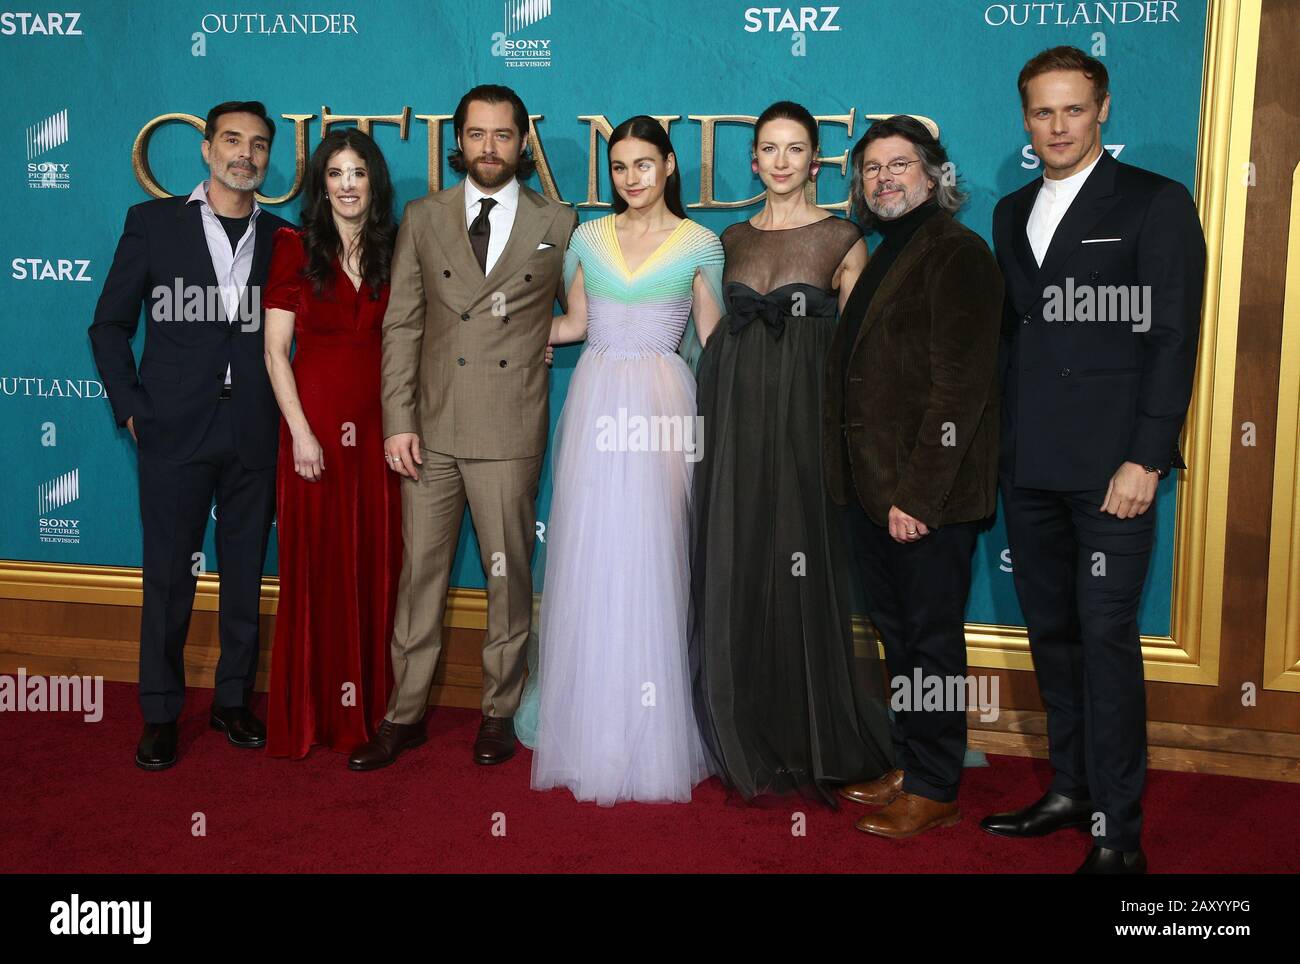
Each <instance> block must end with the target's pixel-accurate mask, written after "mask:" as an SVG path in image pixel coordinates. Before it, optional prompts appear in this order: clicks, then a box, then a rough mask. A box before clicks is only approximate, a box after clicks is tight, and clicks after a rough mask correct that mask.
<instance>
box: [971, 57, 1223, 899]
mask: <svg viewBox="0 0 1300 964" xmlns="http://www.w3.org/2000/svg"><path fill="white" fill-rule="evenodd" d="M1019 86H1020V97H1021V106H1022V108H1023V113H1024V125H1025V130H1026V131H1028V132H1029V135H1030V139H1031V141H1032V143H1033V147H1034V150H1035V151H1036V152H1037V154H1038V156H1039V158H1040V159H1041V160H1042V163H1043V177H1042V178H1040V179H1038V180H1035V181H1033V182H1031V183H1029V184H1027V185H1025V186H1024V187H1023V188H1021V189H1020V190H1018V191H1014V192H1013V193H1011V194H1009V195H1007V196H1006V197H1004V198H1002V200H1001V201H999V202H998V205H997V208H996V210H995V211H994V214H993V240H994V246H995V248H996V252H997V258H998V263H999V265H1000V266H1001V268H1002V274H1003V277H1004V279H1005V282H1006V299H1005V306H1004V309H1003V338H1002V352H1001V367H1002V383H1003V401H1002V431H1001V439H1002V441H1001V452H1000V458H999V462H1000V472H999V475H1000V488H1001V491H1002V501H1003V509H1004V512H1005V514H1006V525H1007V536H1008V539H1009V542H1010V549H1011V563H1012V565H1013V567H1014V580H1015V587H1016V595H1017V596H1018V598H1019V600H1020V606H1021V609H1022V610H1023V611H1024V614H1025V622H1026V625H1027V626H1028V630H1029V645H1030V650H1031V652H1032V653H1033V657H1034V669H1035V672H1036V673H1037V677H1038V685H1039V690H1040V692H1041V694H1042V698H1043V704H1044V706H1045V707H1046V710H1047V732H1048V744H1049V756H1050V759H1051V763H1052V768H1053V770H1054V777H1053V780H1052V785H1051V788H1050V789H1049V790H1048V792H1047V794H1046V795H1045V796H1043V797H1042V798H1041V799H1040V800H1038V801H1037V802H1035V803H1033V804H1031V805H1030V806H1028V807H1025V808H1024V809H1021V810H1016V811H1012V812H1010V813H1000V814H994V815H992V816H989V817H986V818H985V819H984V820H983V821H982V824H981V825H982V826H983V827H984V829H985V830H988V831H989V832H990V833H995V834H999V835H1003V836H1011V837H1037V836H1043V835H1045V834H1048V833H1052V832H1054V831H1056V830H1059V829H1062V828H1064V827H1081V828H1086V829H1089V830H1091V832H1092V834H1093V849H1092V851H1091V853H1090V854H1089V856H1088V858H1087V859H1086V860H1085V861H1084V863H1083V864H1082V866H1080V868H1079V871H1080V872H1083V873H1108V872H1117V873H1141V872H1143V871H1145V869H1146V857H1145V856H1144V854H1143V853H1142V849H1141V844H1140V836H1141V828H1142V809H1141V796H1142V789H1143V785H1144V783H1145V779H1146V690H1145V684H1144V681H1143V675H1142V645H1141V637H1140V635H1139V632H1138V623H1137V616H1138V604H1139V602H1140V601H1141V598H1142V586H1143V582H1144V580H1145V578H1146V571H1147V565H1148V563H1149V561H1150V556H1151V545H1152V539H1153V536H1154V533H1155V495H1156V486H1157V484H1158V482H1159V480H1160V479H1161V478H1163V477H1164V476H1165V475H1167V474H1168V473H1169V472H1170V470H1171V469H1172V468H1175V467H1176V468H1186V466H1185V465H1184V464H1183V461H1182V458H1181V457H1180V455H1179V450H1178V436H1179V432H1180V431H1181V429H1182V425H1183V420H1184V418H1185V417H1186V414H1187V406H1188V402H1189V401H1190V398H1191V391H1192V377H1193V374H1194V372H1195V368H1196V347H1197V338H1198V332H1199V328H1200V315H1201V297H1202V287H1203V284H1204V278H1205V238H1204V235H1203V233H1202V231H1201V226H1200V223H1199V221H1198V220H1197V215H1196V207H1195V205H1194V204H1193V203H1192V199H1191V196H1190V195H1189V194H1188V193H1187V189H1186V188H1184V187H1183V186H1182V185H1181V184H1179V183H1177V182H1176V181H1172V180H1170V179H1169V178H1167V177H1162V176H1161V175H1159V174H1154V173H1152V172H1150V171H1145V170H1142V169H1141V168H1138V167H1132V166H1130V165H1128V164H1122V163H1120V162H1119V161H1117V160H1115V159H1114V158H1112V157H1111V155H1110V154H1109V153H1107V152H1106V151H1105V150H1104V148H1103V146H1102V138H1101V125H1102V124H1103V123H1104V122H1105V121H1106V119H1107V117H1108V115H1109V113H1110V94H1109V92H1108V87H1109V78H1108V76H1107V72H1106V68H1105V67H1104V66H1103V65H1102V64H1101V62H1100V61H1098V60H1095V59H1094V58H1092V57H1089V56H1087V55H1086V54H1084V53H1083V52H1082V51H1080V50H1078V49H1076V48H1074V47H1054V48H1052V49H1050V50H1046V51H1044V52H1043V53H1041V54H1039V55H1038V56H1036V57H1034V58H1033V59H1032V60H1030V61H1029V62H1028V63H1027V64H1026V65H1025V67H1024V69H1023V70H1022V71H1021V72H1020V78H1019Z"/></svg>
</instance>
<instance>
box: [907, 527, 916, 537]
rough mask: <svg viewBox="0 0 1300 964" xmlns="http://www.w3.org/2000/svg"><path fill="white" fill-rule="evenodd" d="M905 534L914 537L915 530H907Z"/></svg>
mask: <svg viewBox="0 0 1300 964" xmlns="http://www.w3.org/2000/svg"><path fill="white" fill-rule="evenodd" d="M907 534H908V535H909V536H914V535H916V530H915V529H908V530H907Z"/></svg>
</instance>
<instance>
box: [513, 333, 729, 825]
mask: <svg viewBox="0 0 1300 964" xmlns="http://www.w3.org/2000/svg"><path fill="white" fill-rule="evenodd" d="M695 416H696V409H695V382H694V379H693V377H692V376H691V373H690V370H689V369H688V368H687V367H686V365H685V364H684V363H683V362H682V361H681V359H680V358H678V357H677V356H676V355H650V356H646V357H638V358H617V357H610V356H608V355H604V354H601V353H599V352H594V351H588V352H587V353H585V354H584V355H583V356H582V358H581V359H580V360H579V362H578V366H577V368H576V370H575V371H574V375H573V380H572V382H571V383H570V386H569V393H568V397H567V400H566V401H565V405H564V411H563V413H562V414H561V416H560V421H559V424H558V426H557V429H556V448H555V453H556V454H555V464H554V472H553V484H554V497H553V500H552V504H551V516H550V523H549V525H548V529H547V532H548V545H547V562H546V578H545V591H544V593H543V595H542V606H541V624H540V632H539V660H538V667H537V669H538V672H537V676H536V679H535V680H534V681H530V685H529V688H528V692H527V693H526V694H525V706H524V707H523V709H521V713H520V715H521V716H524V717H527V716H528V715H529V714H530V712H531V711H530V708H529V705H528V704H529V702H530V701H534V700H535V702H536V715H537V731H536V739H535V743H536V749H535V752H534V755H533V773H532V785H533V787H534V789H538V790H545V789H550V788H552V787H567V788H568V789H569V790H571V791H572V792H573V795H574V796H575V797H576V798H577V799H579V800H593V801H595V802H596V803H598V804H601V805H602V806H609V805H613V804H614V803H617V802H618V801H621V800H640V801H645V802H669V801H678V802H685V801H688V800H690V797H691V788H692V787H694V786H695V784H697V783H699V782H700V781H701V780H703V779H704V778H705V777H706V776H708V769H707V766H706V763H705V756H704V751H703V747H702V745H701V742H700V737H699V733H698V729H697V725H696V722H695V716H694V713H693V711H692V706H691V693H690V680H689V671H688V667H687V656H686V639H687V607H688V598H689V591H690V577H689V571H688V562H689V560H688V543H689V505H688V501H689V498H690V485H691V476H692V469H693V466H694V460H695V459H697V458H698V446H699V445H700V444H701V443H702V440H701V439H700V438H698V428H697V425H698V423H697V419H696V417H695ZM693 447H694V448H693Z"/></svg>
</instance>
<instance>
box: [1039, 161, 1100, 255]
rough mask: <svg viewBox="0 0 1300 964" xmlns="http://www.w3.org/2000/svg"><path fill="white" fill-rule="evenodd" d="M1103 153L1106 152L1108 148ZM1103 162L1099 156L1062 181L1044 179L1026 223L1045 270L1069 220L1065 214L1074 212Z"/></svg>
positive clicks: (1045, 176)
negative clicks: (1081, 193)
mask: <svg viewBox="0 0 1300 964" xmlns="http://www.w3.org/2000/svg"><path fill="white" fill-rule="evenodd" d="M1102 150H1103V151H1105V148H1102ZM1100 160H1101V154H1098V155H1097V156H1096V157H1095V158H1093V161H1092V163H1091V164H1089V165H1088V166H1087V167H1085V168H1084V169H1083V170H1082V171H1079V172H1078V173H1077V174H1071V175H1070V176H1069V177H1063V178H1060V179H1059V180H1054V179H1053V178H1050V177H1048V176H1047V175H1045V174H1044V175H1043V181H1042V184H1041V186H1040V187H1039V188H1038V196H1037V197H1035V198H1034V207H1033V209H1032V210H1031V211H1030V212H1029V220H1028V221H1027V222H1026V223H1025V234H1026V235H1028V236H1029V246H1030V247H1031V248H1033V249H1034V260H1035V261H1037V262H1038V266H1039V267H1040V268H1041V267H1042V266H1043V259H1044V258H1045V257H1047V248H1048V246H1049V245H1051V243H1052V237H1053V235H1055V234H1056V229H1057V228H1058V227H1059V226H1060V224H1061V219H1062V218H1063V217H1065V212H1066V211H1068V210H1070V204H1071V203H1073V201H1074V199H1075V198H1076V197H1078V195H1079V191H1080V190H1082V188H1083V184H1084V182H1085V181H1086V180H1088V175H1089V174H1091V173H1092V169H1093V168H1095V167H1096V166H1097V162H1098V161H1100Z"/></svg>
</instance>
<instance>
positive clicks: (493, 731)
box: [474, 716, 515, 766]
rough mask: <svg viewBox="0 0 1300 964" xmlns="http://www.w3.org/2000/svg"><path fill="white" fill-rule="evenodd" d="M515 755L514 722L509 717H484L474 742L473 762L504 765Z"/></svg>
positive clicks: (486, 764) (485, 764)
mask: <svg viewBox="0 0 1300 964" xmlns="http://www.w3.org/2000/svg"><path fill="white" fill-rule="evenodd" d="M514 755H515V721H514V719H513V718H512V717H509V716H485V717H483V722H482V723H480V724H479V727H478V738H477V739H475V740H474V762H475V763H480V764H482V765H483V766H491V765H492V764H494V763H505V762H506V761H507V760H509V759H510V758H511V757H512V756H514Z"/></svg>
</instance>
